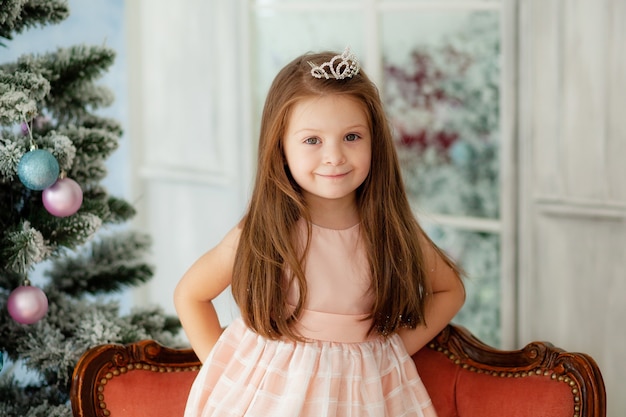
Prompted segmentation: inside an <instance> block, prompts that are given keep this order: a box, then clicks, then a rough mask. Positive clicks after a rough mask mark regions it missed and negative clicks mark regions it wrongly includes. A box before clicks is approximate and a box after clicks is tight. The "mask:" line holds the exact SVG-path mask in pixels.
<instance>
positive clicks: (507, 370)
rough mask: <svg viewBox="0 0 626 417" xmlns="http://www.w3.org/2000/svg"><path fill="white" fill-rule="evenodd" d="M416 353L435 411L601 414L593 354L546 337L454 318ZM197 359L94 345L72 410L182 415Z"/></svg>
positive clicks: (506, 416)
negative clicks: (483, 338)
mask: <svg viewBox="0 0 626 417" xmlns="http://www.w3.org/2000/svg"><path fill="white" fill-rule="evenodd" d="M414 360H415V363H416V366H417V368H418V371H419V373H420V376H421V378H422V380H423V381H424V384H425V385H426V388H427V389H428V391H429V394H430V396H431V398H432V400H433V403H434V405H435V408H436V410H437V412H438V414H439V417H606V393H605V387H604V382H603V380H602V375H601V373H600V370H599V368H598V366H597V364H596V363H595V361H594V360H593V359H592V358H591V357H590V356H589V355H587V354H584V353H572V352H566V351H564V350H562V349H559V348H556V347H554V346H553V345H552V344H550V343H548V342H534V343H531V344H529V345H527V346H526V347H525V348H523V349H521V350H514V351H502V350H498V349H494V348H492V347H490V346H487V345H485V344H483V343H482V342H480V341H479V340H478V339H476V338H475V337H474V336H473V335H472V334H471V333H469V332H468V331H467V330H466V329H464V328H462V327H460V326H456V325H452V324H451V325H449V326H447V327H446V328H445V329H444V330H443V331H442V332H441V333H440V334H439V335H438V336H437V337H436V338H435V339H433V341H432V342H431V343H430V344H429V345H428V346H426V347H424V348H423V349H422V350H421V351H419V352H418V353H417V354H416V355H415V356H414ZM200 366H201V364H200V362H199V361H198V359H197V357H196V356H195V354H194V353H193V351H191V350H189V349H186V350H175V349H169V348H166V347H164V346H161V345H159V344H158V343H156V342H154V341H151V340H144V341H140V342H137V343H133V344H129V345H116V344H110V345H102V346H98V347H95V348H93V349H90V350H89V351H87V352H85V354H84V355H83V356H82V358H81V359H80V361H79V362H78V364H77V366H76V368H75V370H74V376H73V380H72V388H71V403H72V412H73V415H74V417H176V416H182V414H183V409H184V406H185V401H186V398H187V393H188V391H189V388H190V386H191V383H192V381H193V379H194V377H195V376H196V373H197V372H198V370H199V369H200ZM294 417H295V416H294ZM388 417H393V416H388Z"/></svg>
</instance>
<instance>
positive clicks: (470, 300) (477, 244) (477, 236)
mask: <svg viewBox="0 0 626 417" xmlns="http://www.w3.org/2000/svg"><path fill="white" fill-rule="evenodd" d="M424 229H425V231H426V233H428V235H429V236H430V237H431V238H432V239H433V240H434V241H435V243H437V245H439V246H440V247H442V248H445V250H446V252H447V253H448V254H449V255H450V256H452V257H453V258H454V259H455V260H457V262H458V263H459V264H460V266H461V268H463V270H464V271H465V272H466V273H467V278H465V280H464V283H465V291H466V293H467V298H466V300H465V305H464V306H463V308H462V309H461V311H460V312H459V313H458V314H457V315H456V317H455V318H454V320H453V321H454V322H455V323H458V324H460V325H462V326H465V327H467V328H468V329H469V330H470V331H471V332H472V333H473V334H474V335H475V336H476V337H478V338H479V339H481V340H482V341H483V342H485V343H487V344H489V345H491V346H500V340H501V337H500V237H499V236H498V235H497V234H493V233H478V232H469V231H465V230H458V229H455V228H452V227H441V226H432V225H425V227H424Z"/></svg>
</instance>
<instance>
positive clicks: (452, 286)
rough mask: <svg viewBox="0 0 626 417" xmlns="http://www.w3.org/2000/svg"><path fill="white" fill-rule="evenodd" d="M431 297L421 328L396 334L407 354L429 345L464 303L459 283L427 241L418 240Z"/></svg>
mask: <svg viewBox="0 0 626 417" xmlns="http://www.w3.org/2000/svg"><path fill="white" fill-rule="evenodd" d="M422 242H423V245H422V248H423V249H422V250H423V251H424V259H425V260H426V268H427V269H426V270H427V271H428V272H429V274H428V277H427V279H428V284H429V287H430V289H431V294H430V296H429V297H427V298H426V306H425V311H424V315H425V319H426V320H425V321H426V324H425V325H419V326H417V327H416V328H415V329H408V328H402V329H400V330H399V331H398V334H399V335H400V337H401V338H402V340H403V342H404V346H405V347H406V350H407V352H408V353H409V355H413V354H414V353H416V352H417V351H418V350H420V349H421V348H422V347H424V346H425V345H426V343H428V342H430V341H431V340H432V339H433V338H434V337H435V336H437V334H438V333H439V332H440V331H441V330H443V328H444V327H446V325H447V324H448V323H449V322H450V320H452V318H453V317H454V316H455V315H456V313H457V312H458V311H459V310H460V309H461V307H462V306H463V303H464V302H465V287H464V286H463V281H462V280H461V278H460V277H459V275H458V274H457V272H456V271H455V270H454V269H452V268H451V267H450V266H449V265H448V264H447V263H446V261H445V260H444V259H443V257H442V256H441V254H440V253H439V252H438V251H437V250H436V249H435V248H434V246H433V244H432V243H431V242H430V241H429V240H428V239H427V238H424V239H422Z"/></svg>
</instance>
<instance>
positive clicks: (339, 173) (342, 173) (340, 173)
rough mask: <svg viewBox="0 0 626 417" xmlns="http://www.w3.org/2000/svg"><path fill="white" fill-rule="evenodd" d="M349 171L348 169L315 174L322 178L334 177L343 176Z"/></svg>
mask: <svg viewBox="0 0 626 417" xmlns="http://www.w3.org/2000/svg"><path fill="white" fill-rule="evenodd" d="M349 173H350V171H348V172H336V173H335V172H331V173H319V172H318V173H317V174H316V175H318V176H320V177H322V178H329V179H336V178H343V177H345V176H346V175H348V174H349Z"/></svg>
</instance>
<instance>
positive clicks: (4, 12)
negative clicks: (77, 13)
mask: <svg viewBox="0 0 626 417" xmlns="http://www.w3.org/2000/svg"><path fill="white" fill-rule="evenodd" d="M68 15H69V9H68V6H67V0H31V1H28V0H2V7H0V47H2V46H5V44H4V43H3V42H2V39H1V38H4V39H7V40H11V39H13V37H12V34H13V33H16V34H17V33H21V32H22V31H23V30H25V29H28V28H33V27H37V26H44V25H48V24H51V23H59V22H61V21H63V20H64V19H66V18H67V16H68Z"/></svg>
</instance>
